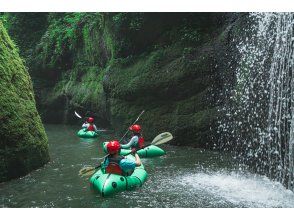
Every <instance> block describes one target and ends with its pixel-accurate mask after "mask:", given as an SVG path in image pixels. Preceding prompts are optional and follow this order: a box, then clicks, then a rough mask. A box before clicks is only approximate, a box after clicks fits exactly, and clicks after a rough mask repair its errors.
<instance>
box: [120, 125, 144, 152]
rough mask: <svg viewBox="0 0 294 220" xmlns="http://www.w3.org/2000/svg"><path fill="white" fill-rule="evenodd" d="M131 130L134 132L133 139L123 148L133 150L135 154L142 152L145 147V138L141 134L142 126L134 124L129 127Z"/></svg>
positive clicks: (122, 146) (123, 145)
mask: <svg viewBox="0 0 294 220" xmlns="http://www.w3.org/2000/svg"><path fill="white" fill-rule="evenodd" d="M129 130H130V131H132V132H133V135H132V138H131V140H130V141H129V143H127V144H122V145H121V148H123V149H131V150H132V151H133V152H135V151H137V150H140V149H141V148H142V147H143V146H144V138H143V135H142V132H141V126H140V125H137V124H134V125H132V126H131V127H129Z"/></svg>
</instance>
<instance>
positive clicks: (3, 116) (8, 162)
mask: <svg viewBox="0 0 294 220" xmlns="http://www.w3.org/2000/svg"><path fill="white" fill-rule="evenodd" d="M0 94H1V95H0V109H1V111H0V182H2V181H6V180H9V179H12V178H16V177H19V176H23V175H25V174H27V173H28V172H30V171H32V170H34V169H37V168H39V167H40V166H42V165H44V164H45V163H47V162H48V161H49V153H48V140H47V136H46V134H45V131H44V127H43V125H42V122H41V119H40V117H39V114H38V112H37V110H36V105H35V100H34V93H33V87H32V82H31V79H30V76H29V74H28V72H27V70H26V68H25V66H24V65H23V61H22V60H21V58H20V57H19V54H18V52H17V49H16V48H15V46H14V44H13V43H12V41H11V40H10V38H9V36H8V34H7V32H6V30H5V29H4V27H3V25H2V23H1V22H0Z"/></svg>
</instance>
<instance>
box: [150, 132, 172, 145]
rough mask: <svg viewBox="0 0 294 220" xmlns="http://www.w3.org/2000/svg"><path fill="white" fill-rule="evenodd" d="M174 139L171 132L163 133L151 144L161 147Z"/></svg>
mask: <svg viewBox="0 0 294 220" xmlns="http://www.w3.org/2000/svg"><path fill="white" fill-rule="evenodd" d="M172 139H173V136H172V134H171V133H169V132H163V133H161V134H159V135H157V136H156V137H155V138H154V139H153V141H152V142H151V144H155V145H159V144H164V143H166V142H168V141H170V140H172Z"/></svg>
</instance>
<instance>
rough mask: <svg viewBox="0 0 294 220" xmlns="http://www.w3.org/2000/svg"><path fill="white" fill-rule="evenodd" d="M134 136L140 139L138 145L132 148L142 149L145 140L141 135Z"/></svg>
mask: <svg viewBox="0 0 294 220" xmlns="http://www.w3.org/2000/svg"><path fill="white" fill-rule="evenodd" d="M134 136H137V137H138V139H139V140H138V143H137V144H135V145H133V146H132V147H131V148H135V149H136V150H139V149H141V148H142V147H143V146H144V138H143V136H142V135H141V134H134Z"/></svg>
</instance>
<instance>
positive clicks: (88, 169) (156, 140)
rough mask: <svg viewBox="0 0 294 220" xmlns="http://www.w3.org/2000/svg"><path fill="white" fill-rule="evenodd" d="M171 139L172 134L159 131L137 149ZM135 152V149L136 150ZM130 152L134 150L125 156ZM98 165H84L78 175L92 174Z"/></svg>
mask: <svg viewBox="0 0 294 220" xmlns="http://www.w3.org/2000/svg"><path fill="white" fill-rule="evenodd" d="M172 139H173V136H172V134H171V133H169V132H164V133H161V134H159V135H157V136H156V137H155V138H154V139H153V140H152V142H151V143H150V144H148V145H145V146H143V147H142V148H140V149H138V150H141V149H144V148H146V147H149V146H150V145H159V144H164V143H166V142H168V141H170V140H172ZM135 152H137V150H136V151H135ZM132 153H134V152H130V153H128V154H126V155H125V156H127V155H129V154H132ZM107 156H109V154H107V155H106V156H105V157H107ZM105 157H103V158H105ZM103 158H101V159H103ZM100 167H101V164H100V165H98V166H96V167H84V168H82V169H81V170H80V171H79V175H80V176H91V175H93V174H94V172H95V171H96V170H97V169H98V168H100Z"/></svg>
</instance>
